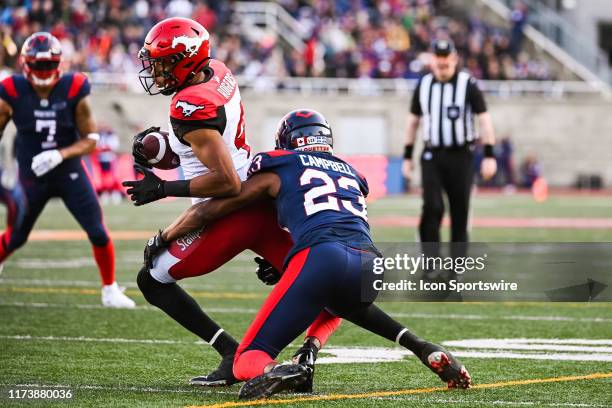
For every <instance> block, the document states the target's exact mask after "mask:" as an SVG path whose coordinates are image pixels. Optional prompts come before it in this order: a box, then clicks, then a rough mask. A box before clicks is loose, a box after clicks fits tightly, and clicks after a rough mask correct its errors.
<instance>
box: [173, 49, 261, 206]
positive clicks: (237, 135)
mask: <svg viewBox="0 0 612 408" xmlns="http://www.w3.org/2000/svg"><path fill="white" fill-rule="evenodd" d="M209 68H210V70H211V71H212V73H211V72H208V73H207V80H206V82H202V83H199V84H195V85H191V86H188V87H187V88H184V89H181V90H180V91H179V92H177V93H176V94H175V95H174V97H173V98H172V102H171V104H170V127H169V133H170V147H171V148H172V150H173V151H174V152H175V153H176V154H178V155H179V157H180V159H181V167H182V169H183V173H184V174H185V178H186V179H191V178H194V177H196V176H200V175H202V174H206V173H208V171H209V170H208V168H207V167H206V166H205V165H204V164H203V163H202V162H201V161H200V160H199V159H198V158H197V157H196V155H195V154H194V152H193V150H192V149H191V146H190V145H189V143H188V142H187V141H185V140H184V136H185V134H187V133H189V132H191V131H193V130H197V129H202V128H206V129H215V130H217V131H219V133H220V134H221V136H222V137H223V141H224V142H225V145H226V146H227V149H228V151H229V153H230V155H231V157H232V160H233V162H234V167H235V168H236V171H237V172H238V175H239V176H240V178H241V180H245V179H246V174H247V171H248V168H249V165H250V162H251V159H250V148H249V145H248V143H247V140H246V134H245V126H244V108H243V107H242V101H241V98H240V90H239V89H238V84H237V82H236V80H235V79H234V76H233V75H232V73H231V71H230V70H229V69H228V68H227V67H226V66H225V64H223V63H222V62H221V61H217V60H214V59H212V60H210V63H209ZM192 201H193V202H194V203H195V202H198V201H202V199H193V200H192Z"/></svg>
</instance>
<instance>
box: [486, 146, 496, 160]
mask: <svg viewBox="0 0 612 408" xmlns="http://www.w3.org/2000/svg"><path fill="white" fill-rule="evenodd" d="M484 157H495V153H494V152H493V145H492V144H486V145H484Z"/></svg>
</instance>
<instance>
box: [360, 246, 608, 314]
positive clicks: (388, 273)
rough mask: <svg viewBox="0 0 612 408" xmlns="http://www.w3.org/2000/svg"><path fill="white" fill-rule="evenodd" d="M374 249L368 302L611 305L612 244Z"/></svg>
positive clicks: (367, 265)
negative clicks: (547, 302) (591, 302)
mask: <svg viewBox="0 0 612 408" xmlns="http://www.w3.org/2000/svg"><path fill="white" fill-rule="evenodd" d="M376 247H377V248H378V250H379V251H380V253H379V254H377V256H376V257H372V256H364V257H362V285H361V289H362V299H363V300H364V301H373V300H377V301H485V302H486V301H492V302H494V301H557V302H559V301H560V302H563V301H572V302H582V301H611V300H612V289H611V287H610V285H611V283H612V282H611V278H612V272H611V271H612V243H470V244H466V243H450V244H449V243H445V244H438V243H436V244H428V243H376ZM364 253H367V252H364ZM370 254H371V252H370Z"/></svg>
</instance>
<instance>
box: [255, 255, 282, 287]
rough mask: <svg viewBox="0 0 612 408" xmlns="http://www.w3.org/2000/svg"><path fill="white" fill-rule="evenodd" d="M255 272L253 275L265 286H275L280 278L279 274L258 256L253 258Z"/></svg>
mask: <svg viewBox="0 0 612 408" xmlns="http://www.w3.org/2000/svg"><path fill="white" fill-rule="evenodd" d="M255 262H256V263H257V270H256V271H255V273H256V274H257V277H258V278H259V280H260V281H262V282H263V283H265V284H266V285H276V284H277V283H278V281H279V280H280V278H281V273H280V272H279V271H277V270H276V268H275V267H274V266H272V264H271V263H270V262H268V261H266V260H265V259H263V258H260V257H258V256H256V257H255Z"/></svg>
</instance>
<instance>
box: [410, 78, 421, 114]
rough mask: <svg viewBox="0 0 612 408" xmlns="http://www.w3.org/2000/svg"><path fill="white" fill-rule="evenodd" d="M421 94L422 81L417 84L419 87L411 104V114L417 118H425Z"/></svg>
mask: <svg viewBox="0 0 612 408" xmlns="http://www.w3.org/2000/svg"><path fill="white" fill-rule="evenodd" d="M419 93H421V80H419V82H418V83H417V86H416V88H415V90H414V93H413V94H412V103H411V104H410V113H412V114H413V115H417V116H423V110H422V109H421V102H420V100H419Z"/></svg>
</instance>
